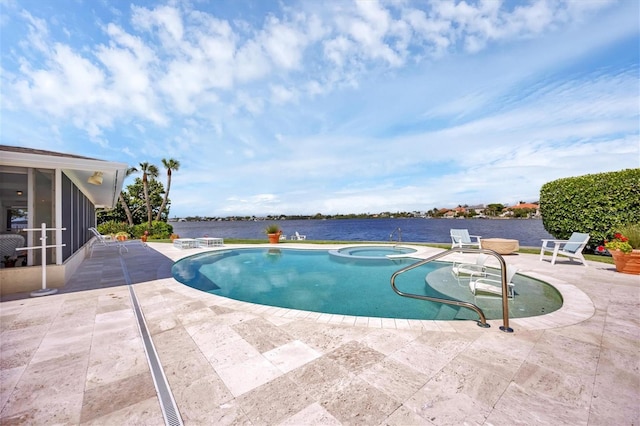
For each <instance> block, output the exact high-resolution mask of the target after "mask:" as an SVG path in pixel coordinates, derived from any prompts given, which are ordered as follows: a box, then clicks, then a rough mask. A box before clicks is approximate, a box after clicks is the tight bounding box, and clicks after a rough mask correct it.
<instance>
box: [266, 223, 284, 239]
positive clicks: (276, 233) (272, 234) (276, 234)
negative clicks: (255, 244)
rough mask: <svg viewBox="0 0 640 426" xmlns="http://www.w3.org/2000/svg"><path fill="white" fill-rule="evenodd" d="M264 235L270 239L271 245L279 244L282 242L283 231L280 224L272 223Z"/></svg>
mask: <svg viewBox="0 0 640 426" xmlns="http://www.w3.org/2000/svg"><path fill="white" fill-rule="evenodd" d="M264 233H265V234H267V236H268V237H269V242H270V243H271V244H278V242H279V241H280V234H282V230H281V229H280V226H278V224H276V223H272V224H270V225H267V227H266V228H265V230H264Z"/></svg>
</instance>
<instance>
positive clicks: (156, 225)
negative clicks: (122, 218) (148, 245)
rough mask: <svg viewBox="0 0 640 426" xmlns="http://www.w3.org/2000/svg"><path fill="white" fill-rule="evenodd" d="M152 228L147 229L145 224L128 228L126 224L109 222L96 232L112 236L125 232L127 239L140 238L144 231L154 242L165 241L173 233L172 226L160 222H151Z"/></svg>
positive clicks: (104, 223)
mask: <svg viewBox="0 0 640 426" xmlns="http://www.w3.org/2000/svg"><path fill="white" fill-rule="evenodd" d="M152 225H153V227H152V228H151V229H149V227H148V224H147V222H145V223H140V224H138V225H134V226H129V225H128V224H127V223H126V222H117V221H115V220H110V221H107V222H103V223H101V224H100V225H98V232H100V233H101V234H103V235H114V234H117V233H118V232H126V233H128V234H129V238H140V237H141V236H142V235H143V234H144V231H149V238H151V239H155V240H162V239H167V238H169V236H170V235H171V234H172V233H173V226H171V225H169V224H168V223H166V222H162V221H155V220H154V221H153V222H152Z"/></svg>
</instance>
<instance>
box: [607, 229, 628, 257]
mask: <svg viewBox="0 0 640 426" xmlns="http://www.w3.org/2000/svg"><path fill="white" fill-rule="evenodd" d="M604 246H605V247H606V248H607V250H609V251H612V250H620V251H621V252H623V253H631V251H632V250H633V247H631V244H629V238H627V237H625V236H624V235H622V234H621V233H619V232H617V233H615V234H614V235H613V240H611V241H606V240H605V242H604Z"/></svg>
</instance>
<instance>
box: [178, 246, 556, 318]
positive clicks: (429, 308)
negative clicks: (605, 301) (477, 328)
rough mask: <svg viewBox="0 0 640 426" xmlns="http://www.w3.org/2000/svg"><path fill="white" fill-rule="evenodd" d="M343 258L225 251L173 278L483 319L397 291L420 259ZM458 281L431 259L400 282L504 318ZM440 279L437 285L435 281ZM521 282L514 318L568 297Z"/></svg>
mask: <svg viewBox="0 0 640 426" xmlns="http://www.w3.org/2000/svg"><path fill="white" fill-rule="evenodd" d="M336 259H338V258H336V257H335V256H331V255H330V254H329V251H328V250H298V249H276V248H249V249H234V250H221V251H212V252H207V253H202V254H198V255H195V256H191V257H188V258H185V259H182V260H180V261H178V262H176V263H175V264H174V266H173V268H172V273H173V276H174V278H175V279H176V280H178V281H180V282H181V283H183V284H185V285H188V286H190V287H193V288H196V289H199V290H202V291H206V292H208V293H212V294H216V295H219V296H223V297H228V298H231V299H235V300H241V301H245V302H251V303H258V304H263V305H269V306H278V307H282V308H290V309H299V310H306V311H312V312H324V313H330V314H340V315H355V316H367V317H382V318H404V319H423V320H428V319H444V320H453V319H474V320H475V319H477V315H476V314H475V313H474V312H473V311H470V310H468V309H464V308H459V307H453V306H450V305H442V304H439V303H432V302H426V301H423V300H415V299H409V298H404V297H401V296H398V295H397V294H395V293H394V292H393V290H392V289H391V285H390V279H391V275H392V274H393V273H394V272H395V271H397V270H398V269H400V268H402V267H404V266H406V265H409V264H411V263H414V262H415V261H416V260H415V259H408V258H401V259H393V260H390V259H386V258H384V259H381V260H380V261H377V262H374V263H371V262H368V261H363V262H358V261H352V262H344V261H342V260H341V259H338V260H336ZM425 278H426V279H427V281H425ZM452 278H453V275H452V274H451V265H450V264H448V263H442V262H431V263H429V264H427V265H424V266H422V267H419V268H415V269H413V270H411V271H409V272H407V273H405V274H403V275H401V276H400V277H398V279H397V280H396V284H397V285H398V288H400V289H401V290H402V291H404V292H410V293H417V294H424V295H429V296H435V297H445V298H450V299H451V298H456V299H457V300H462V299H463V298H465V297H466V298H469V301H472V302H474V303H476V304H478V305H479V306H480V307H481V308H482V309H483V310H485V309H487V310H485V314H486V315H487V318H489V319H496V318H501V317H502V311H501V309H500V306H501V304H500V303H501V302H500V298H499V297H494V298H474V297H473V294H471V292H470V291H468V286H467V290H466V291H461V289H462V288H464V286H465V284H464V283H461V282H459V280H457V279H453V280H452ZM433 280H435V281H437V283H435V282H434V283H433V284H432V283H431V281H433ZM514 281H515V283H516V286H517V287H516V291H517V293H518V294H517V295H516V298H515V299H514V300H513V301H510V307H509V309H510V316H511V317H514V318H516V317H524V316H533V315H540V314H543V313H549V312H552V311H554V310H556V309H558V308H559V307H560V306H561V305H562V300H561V298H560V295H559V294H558V293H557V291H556V290H555V289H553V287H551V286H550V285H548V284H546V283H542V282H540V281H536V280H533V279H530V278H527V277H524V276H519V275H518V276H517V279H514ZM527 294H532V295H533V296H531V297H528V296H525V295H527ZM443 295H444V296H443ZM452 295H453V296H452ZM541 295H542V296H545V295H546V296H545V297H546V298H547V299H549V300H547V301H546V302H545V303H544V304H543V306H540V303H536V304H535V306H534V307H533V308H532V309H527V308H526V306H523V303H522V302H524V301H525V300H527V299H536V300H537V299H538V298H540V297H541ZM474 299H476V300H474ZM484 299H488V300H484ZM519 299H522V302H520V301H519ZM483 304H484V305H485V306H486V308H485V306H483Z"/></svg>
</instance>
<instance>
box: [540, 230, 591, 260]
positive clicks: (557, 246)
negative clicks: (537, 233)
mask: <svg viewBox="0 0 640 426" xmlns="http://www.w3.org/2000/svg"><path fill="white" fill-rule="evenodd" d="M589 238H591V237H590V236H589V234H583V233H580V232H574V233H573V234H571V237H570V238H569V239H568V240H546V239H545V240H542V248H541V249H540V260H542V258H543V257H544V254H545V252H551V253H553V254H552V255H551V264H552V265H555V264H556V258H557V257H558V255H559V254H561V255H563V256H567V257H568V258H569V259H571V260H572V259H576V260H578V261H580V262H581V263H582V264H583V265H584V266H587V261H586V260H585V258H584V256H583V255H582V251H583V250H584V248H585V247H586V246H587V243H588V242H589ZM552 243H553V247H551V246H550V244H552Z"/></svg>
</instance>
